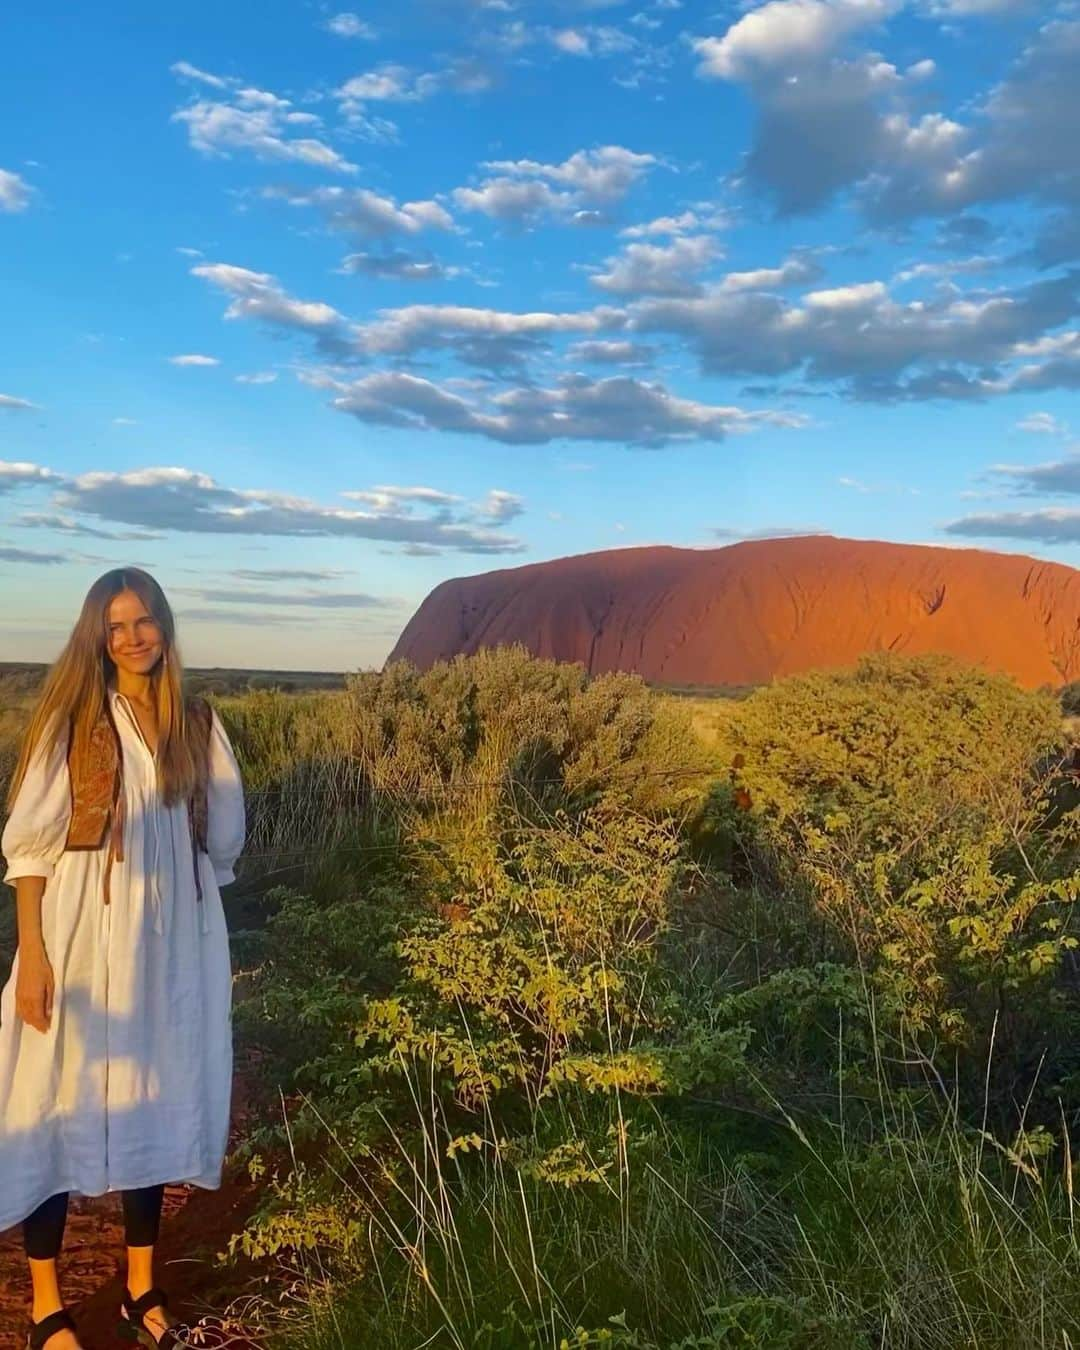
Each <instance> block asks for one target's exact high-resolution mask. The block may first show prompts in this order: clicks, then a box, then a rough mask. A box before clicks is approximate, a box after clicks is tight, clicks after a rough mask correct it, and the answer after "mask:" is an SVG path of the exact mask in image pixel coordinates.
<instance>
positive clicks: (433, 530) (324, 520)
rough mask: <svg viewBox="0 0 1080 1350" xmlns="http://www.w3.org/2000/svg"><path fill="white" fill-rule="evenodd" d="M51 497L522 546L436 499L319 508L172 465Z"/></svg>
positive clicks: (229, 521)
mask: <svg viewBox="0 0 1080 1350" xmlns="http://www.w3.org/2000/svg"><path fill="white" fill-rule="evenodd" d="M0 481H2V479H0ZM384 491H386V490H384ZM395 491H398V492H402V491H404V490H403V489H396V490H395ZM55 495H56V502H57V505H59V506H60V507H62V508H63V509H64V510H67V511H71V512H75V513H77V514H80V515H84V516H91V517H95V518H97V519H99V520H105V521H109V522H113V523H119V524H125V525H135V526H139V527H143V528H149V529H152V530H159V531H160V530H167V531H176V532H180V533H184V534H218V535H221V534H231V535H248V536H267V537H287V536H294V537H298V538H334V537H336V538H352V539H371V540H375V541H377V542H381V543H386V544H393V545H398V546H409V545H413V546H424V547H426V548H434V549H439V550H443V549H449V550H453V551H456V552H464V553H479V554H494V553H516V552H519V551H520V550H521V548H522V544H521V541H520V540H518V539H515V538H514V537H513V536H511V535H507V534H504V533H502V532H501V531H500V530H499V529H497V528H494V527H492V525H491V524H490V523H489V524H488V525H487V526H481V525H478V524H477V523H476V522H475V521H474V520H472V519H470V518H469V517H468V516H467V514H457V515H455V514H454V513H453V512H451V511H448V510H447V507H446V506H445V505H444V504H442V503H434V504H432V509H431V510H430V511H429V512H427V513H426V514H420V513H417V512H415V511H412V510H411V509H401V510H397V511H394V510H388V509H376V510H358V509H355V508H353V507H342V506H324V505H322V504H320V503H318V502H314V501H311V500H310V499H308V498H305V497H294V496H290V495H287V494H284V493H276V492H268V491H264V490H256V489H239V488H231V487H226V486H224V485H223V484H220V483H218V482H217V481H215V479H213V478H212V477H210V475H208V474H204V473H199V472H198V471H196V470H193V469H187V468H180V467H175V466H173V467H164V466H162V467H152V468H145V469H133V470H129V471H127V472H124V473H114V472H109V471H101V472H92V473H84V474H80V475H78V476H77V477H75V478H71V479H68V480H66V481H65V482H64V483H63V485H62V487H61V488H60V489H59V490H58V491H57V492H56V494H55ZM353 495H356V494H353ZM416 500H422V499H421V498H417V499H416Z"/></svg>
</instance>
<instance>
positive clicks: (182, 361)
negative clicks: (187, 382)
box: [169, 352, 221, 366]
mask: <svg viewBox="0 0 1080 1350" xmlns="http://www.w3.org/2000/svg"><path fill="white" fill-rule="evenodd" d="M169 364H170V365H173V366H220V365H221V362H220V361H219V360H218V359H217V357H216V356H203V355H201V354H200V353H199V352H189V353H187V354H186V355H183V356H170V357H169Z"/></svg>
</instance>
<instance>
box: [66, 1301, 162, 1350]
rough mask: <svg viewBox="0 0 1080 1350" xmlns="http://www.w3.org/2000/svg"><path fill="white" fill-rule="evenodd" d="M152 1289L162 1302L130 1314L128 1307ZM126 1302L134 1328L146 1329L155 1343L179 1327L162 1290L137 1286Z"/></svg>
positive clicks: (128, 1314)
mask: <svg viewBox="0 0 1080 1350" xmlns="http://www.w3.org/2000/svg"><path fill="white" fill-rule="evenodd" d="M151 1289H153V1290H154V1293H155V1294H157V1295H159V1296H160V1298H161V1302H160V1303H156V1302H155V1303H154V1304H153V1306H151V1307H149V1308H147V1309H146V1311H145V1312H142V1313H139V1312H129V1310H128V1305H131V1304H137V1303H138V1301H139V1300H140V1299H142V1298H144V1297H145V1296H146V1295H147V1294H148V1293H149V1292H150V1290H151ZM124 1302H125V1309H124V1311H125V1313H126V1314H127V1316H128V1320H129V1321H130V1322H131V1324H132V1326H135V1327H139V1328H142V1329H145V1330H146V1331H147V1332H149V1334H150V1335H151V1336H152V1337H153V1339H154V1341H155V1342H157V1341H160V1340H161V1338H162V1336H164V1335H165V1333H166V1331H168V1329H169V1328H170V1327H174V1326H176V1325H177V1321H176V1318H175V1317H174V1316H173V1315H172V1313H171V1312H170V1311H169V1310H168V1308H167V1307H166V1306H165V1295H164V1294H163V1293H162V1291H161V1290H160V1289H158V1288H156V1287H155V1286H153V1285H148V1286H147V1287H146V1288H145V1289H140V1288H139V1287H138V1286H137V1285H136V1287H135V1288H134V1289H131V1288H129V1289H128V1290H127V1297H126V1298H125V1300H124ZM49 1350H52V1347H51V1346H50V1347H49Z"/></svg>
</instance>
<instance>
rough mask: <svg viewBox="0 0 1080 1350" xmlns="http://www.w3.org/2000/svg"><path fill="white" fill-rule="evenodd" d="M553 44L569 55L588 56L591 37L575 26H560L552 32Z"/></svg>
mask: <svg viewBox="0 0 1080 1350" xmlns="http://www.w3.org/2000/svg"><path fill="white" fill-rule="evenodd" d="M551 43H552V46H554V47H557V48H558V49H559V51H561V52H566V53H567V55H569V56H588V54H589V39H588V38H587V37H586V36H585V35H584V34H583V33H579V32H578V31H577V29H575V28H559V29H557V30H556V31H555V32H553V33H552V34H551Z"/></svg>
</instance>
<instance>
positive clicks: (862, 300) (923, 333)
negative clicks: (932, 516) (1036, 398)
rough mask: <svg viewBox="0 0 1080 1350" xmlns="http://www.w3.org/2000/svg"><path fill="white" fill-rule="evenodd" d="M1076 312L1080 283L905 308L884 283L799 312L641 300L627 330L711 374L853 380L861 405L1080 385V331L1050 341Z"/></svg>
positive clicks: (735, 298) (716, 298)
mask: <svg viewBox="0 0 1080 1350" xmlns="http://www.w3.org/2000/svg"><path fill="white" fill-rule="evenodd" d="M1078 304H1080V276H1069V275H1066V276H1061V277H1050V278H1047V279H1040V280H1037V281H1034V282H1031V283H1029V284H1028V285H1025V286H1017V287H1015V288H1012V289H1009V288H996V289H993V290H988V291H981V292H975V293H969V294H966V295H963V294H959V293H955V292H953V291H945V292H944V293H938V294H935V295H934V296H933V297H932V298H930V299H918V300H912V301H910V302H908V303H906V304H902V303H899V302H898V301H896V300H894V299H893V298H892V297H891V296H890V295H889V293H888V289H887V287H886V286H885V284H884V283H883V282H879V281H875V282H866V283H862V284H860V285H853V286H839V287H832V288H829V289H825V290H818V291H812V292H810V293H809V294H808V295H806V296H804V297H803V298H802V300H801V302H799V303H788V302H787V301H786V300H784V299H783V298H782V297H781V296H779V295H777V294H775V293H769V292H763V291H739V290H736V291H734V292H731V291H728V290H725V289H724V288H723V286H722V285H720V286H716V287H712V288H709V289H708V290H707V291H706V293H705V294H704V295H702V296H699V297H686V298H683V297H678V296H673V297H669V298H657V299H645V300H640V301H636V302H635V303H634V304H632V305H631V306H630V307H629V309H628V312H627V314H626V318H625V328H626V330H627V333H628V334H634V335H643V334H649V333H666V334H671V335H674V336H677V337H680V338H682V339H683V340H685V341H688V342H689V343H690V344H691V345H692V346H693V347H696V349H697V351H698V353H699V356H700V360H701V368H702V370H703V372H704V373H707V374H722V373H726V374H734V373H741V374H756V375H771V376H776V375H780V374H784V373H789V372H802V373H803V374H804V375H805V376H806V377H808V378H810V379H812V380H829V381H846V382H847V383H846V385H845V389H846V392H848V393H849V394H852V395H854V396H855V397H857V398H862V399H871V400H877V401H895V400H901V399H902V400H913V399H935V398H937V399H950V400H973V399H985V398H989V397H992V396H995V395H999V394H1003V393H1007V392H1010V391H1018V390H1027V391H1028V392H1036V391H1038V390H1042V389H1049V388H1080V333H1073V334H1071V335H1070V334H1053V333H1050V334H1048V330H1053V329H1054V328H1056V327H1058V326H1059V325H1060V324H1062V323H1064V322H1067V321H1068V319H1069V318H1070V317H1071V316H1072V315H1074V314H1075V313H1076V312H1077V306H1078ZM1025 358H1027V359H1028V361H1029V363H1028V364H1027V365H1021V366H1017V362H1020V361H1023V360H1025ZM1032 358H1033V359H1032Z"/></svg>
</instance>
